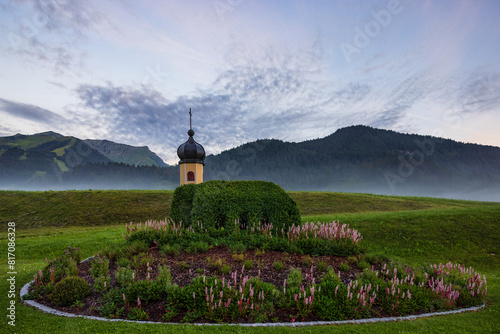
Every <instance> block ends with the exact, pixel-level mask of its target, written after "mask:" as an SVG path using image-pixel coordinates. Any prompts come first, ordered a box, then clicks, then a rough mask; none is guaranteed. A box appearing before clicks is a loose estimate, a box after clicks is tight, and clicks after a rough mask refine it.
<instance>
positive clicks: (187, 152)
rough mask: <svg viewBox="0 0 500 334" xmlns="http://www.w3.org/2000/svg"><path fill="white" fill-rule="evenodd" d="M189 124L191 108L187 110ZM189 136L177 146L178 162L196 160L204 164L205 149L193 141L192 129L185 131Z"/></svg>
mask: <svg viewBox="0 0 500 334" xmlns="http://www.w3.org/2000/svg"><path fill="white" fill-rule="evenodd" d="M189 116H190V117H189V123H190V124H189V125H191V109H190V110H189ZM187 134H188V136H189V138H188V140H187V141H186V142H185V143H184V144H181V145H180V146H179V148H177V155H178V156H179V159H181V161H179V163H181V164H182V163H187V162H197V163H201V164H205V163H204V162H203V160H205V149H204V148H203V146H201V145H200V144H198V143H197V142H195V141H194V139H193V136H194V131H193V129H191V128H190V129H189V131H188V132H187Z"/></svg>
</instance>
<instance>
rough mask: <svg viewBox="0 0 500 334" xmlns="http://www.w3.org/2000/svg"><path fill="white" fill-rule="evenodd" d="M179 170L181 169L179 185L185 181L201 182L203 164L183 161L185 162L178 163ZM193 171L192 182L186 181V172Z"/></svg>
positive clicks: (185, 182)
mask: <svg viewBox="0 0 500 334" xmlns="http://www.w3.org/2000/svg"><path fill="white" fill-rule="evenodd" d="M180 170H181V186H182V185H184V184H187V183H195V184H198V183H202V182H203V165H202V164H197V163H185V164H180ZM190 171H192V172H194V180H195V181H194V182H192V181H190V182H188V181H187V173H188V172H190Z"/></svg>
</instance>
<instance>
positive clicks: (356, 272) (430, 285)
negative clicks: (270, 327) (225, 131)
mask: <svg viewBox="0 0 500 334" xmlns="http://www.w3.org/2000/svg"><path fill="white" fill-rule="evenodd" d="M198 229H199V230H196V229H195V228H193V227H190V228H189V229H184V228H183V227H182V225H176V224H173V223H171V222H148V223H146V224H138V225H136V226H133V227H132V226H130V225H128V226H127V230H128V233H127V236H126V237H125V238H126V239H127V241H126V242H125V243H124V245H123V246H122V247H120V248H115V249H104V250H101V251H100V252H98V253H97V254H96V256H95V257H94V258H93V259H92V260H90V261H87V262H81V263H80V255H79V251H78V250H77V249H75V248H68V249H67V250H66V251H65V252H64V254H63V255H62V256H61V257H59V258H54V259H53V260H51V261H49V260H47V262H48V263H47V266H46V267H45V268H43V269H41V270H40V271H39V272H38V273H37V274H36V275H35V279H34V281H33V284H32V285H31V287H30V290H29V293H28V294H27V296H25V299H26V298H31V299H35V300H37V301H38V302H39V303H42V304H44V305H47V306H50V307H52V308H55V309H58V310H60V311H64V312H69V313H75V314H79V315H89V316H103V317H108V318H122V319H131V320H150V321H163V322H188V323H189V322H196V323H263V322H280V323H283V322H295V321H319V320H327V321H331V320H347V319H362V318H370V317H393V316H404V315H409V314H421V313H426V312H436V311H441V310H452V309H457V308H463V307H470V306H474V305H481V304H483V299H484V296H485V295H486V291H487V287H486V278H485V277H484V276H481V275H479V274H478V273H476V272H475V271H474V270H473V269H472V268H465V267H464V266H461V265H457V264H452V263H448V264H444V265H443V264H438V265H429V266H426V267H421V268H411V267H409V266H405V265H401V264H398V263H395V262H392V261H390V260H389V259H387V258H385V257H383V256H373V255H370V254H363V253H362V252H361V251H360V246H359V243H360V240H361V236H360V235H359V233H358V232H357V231H355V230H352V229H350V228H349V227H348V226H346V225H341V224H339V223H329V224H321V223H318V224H304V225H303V226H301V227H297V226H292V227H290V229H289V230H288V231H283V230H280V231H278V230H276V229H273V228H272V226H267V225H260V224H259V225H257V226H251V227H245V226H241V225H238V224H235V229H234V230H232V231H227V230H226V231H203V227H202V226H198ZM76 276H78V277H80V280H75V279H74V277H76ZM65 280H68V283H65V284H62V283H61V282H65ZM70 282H71V284H69V283H70ZM75 283H78V285H77V287H78V288H75ZM65 286H69V287H70V288H71V289H72V290H71V289H70V288H68V291H65V290H63V288H64V287H65ZM56 287H58V288H57V290H56ZM87 287H88V288H87ZM74 291H78V293H79V296H78V297H75V298H73V296H71V294H72V293H77V292H74ZM82 291H84V292H86V291H89V292H90V294H88V293H82ZM55 292H57V294H56V293H55ZM61 295H62V296H64V298H63V299H61V298H60V297H57V298H56V297H55V296H61ZM60 300H64V301H65V303H60V302H59V301H60ZM68 300H69V301H71V302H72V304H71V305H69V306H68V305H66V304H67V303H68V302H67V301H68Z"/></svg>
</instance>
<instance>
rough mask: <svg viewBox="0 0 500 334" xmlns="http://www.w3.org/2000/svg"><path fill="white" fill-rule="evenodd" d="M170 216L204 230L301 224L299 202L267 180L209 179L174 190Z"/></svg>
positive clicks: (185, 224) (186, 224)
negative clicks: (198, 225)
mask: <svg viewBox="0 0 500 334" xmlns="http://www.w3.org/2000/svg"><path fill="white" fill-rule="evenodd" d="M170 218H171V219H172V220H173V221H175V222H180V221H182V222H183V224H184V226H189V225H194V223H197V222H200V223H202V224H203V229H209V230H213V229H220V228H221V227H223V228H224V229H232V228H234V226H235V221H236V220H239V221H240V225H241V226H240V227H242V228H246V227H248V226H252V225H253V224H257V223H259V222H262V223H272V224H273V226H274V227H275V228H276V227H277V228H285V229H287V228H288V226H291V225H292V224H296V225H299V224H300V212H299V208H298V206H297V203H295V201H294V200H293V199H292V198H291V197H290V196H289V195H288V194H287V193H286V192H285V191H284V190H283V189H281V187H279V186H278V185H276V184H274V183H272V182H266V181H208V182H205V183H200V184H197V185H193V184H190V185H184V186H181V187H178V188H177V189H175V192H174V197H173V199H172V205H171V209H170Z"/></svg>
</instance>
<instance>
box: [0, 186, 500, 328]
mask: <svg viewBox="0 0 500 334" xmlns="http://www.w3.org/2000/svg"><path fill="white" fill-rule="evenodd" d="M291 194H292V196H293V197H294V198H295V199H296V201H297V203H298V204H299V207H300V209H301V212H302V213H303V214H306V215H305V216H304V218H303V220H304V221H332V220H339V221H341V222H343V223H349V224H350V225H351V226H353V227H355V228H357V229H359V231H360V232H361V233H362V235H363V237H364V240H363V245H364V247H365V248H366V251H367V252H369V253H383V254H385V255H388V256H389V257H391V258H393V259H396V260H398V261H401V262H405V263H410V264H414V265H419V264H423V263H426V262H430V263H439V262H448V261H453V262H459V263H463V264H465V265H468V266H469V265H470V266H472V267H474V268H475V269H476V270H478V271H479V272H481V273H483V274H486V277H487V279H488V296H487V299H488V302H487V308H486V309H484V310H482V311H479V312H469V313H465V314H457V315H448V316H437V317H433V318H426V319H419V320H415V321H404V322H396V323H377V324H366V325H342V326H315V327H306V328H288V327H287V328H246V327H239V326H222V327H217V326H210V327H197V326H192V325H182V326H175V325H165V324H146V325H144V324H134V323H123V322H102V321H94V320H86V319H72V318H64V317H57V316H52V315H47V314H45V313H42V312H40V311H38V310H35V309H33V308H31V307H27V306H24V305H22V304H21V303H20V302H19V300H17V304H16V306H17V307H16V327H15V328H11V326H8V325H7V322H6V321H7V319H6V317H5V316H3V317H2V325H1V326H2V327H1V328H7V330H6V331H4V330H2V333H3V332H6V333H38V334H40V333H51V334H52V333H136V332H137V333H170V332H175V333H202V332H203V333H219V332H224V333H226V332H227V333H233V332H234V333H240V332H244V333H254V332H255V333H264V332H265V333H278V332H279V333H282V332H286V333H288V332H290V333H302V332H306V333H323V332H328V333H337V332H342V333H351V332H352V333H443V332H445V333H498V332H499V328H500V320H499V319H500V275H499V274H500V270H499V268H500V260H499V257H498V254H499V252H500V231H499V230H500V203H480V202H470V201H452V200H443V199H431V198H411V197H394V196H374V195H362V194H335V193H311V192H307V193H301V192H294V193H291ZM171 195H172V192H166V191H109V192H108V191H82V192H34V193H30V192H0V205H1V206H0V221H2V225H3V229H2V234H1V238H0V245H1V249H3V250H7V240H6V237H7V235H6V227H7V222H8V221H15V222H16V224H18V227H19V228H18V229H17V231H16V268H17V272H18V274H17V276H16V281H17V289H18V290H19V289H20V288H21V286H22V285H24V284H25V283H26V282H28V281H30V280H31V279H32V276H33V274H34V273H35V272H36V271H37V270H38V269H39V268H41V267H43V266H44V264H45V262H44V259H45V257H53V256H54V255H59V254H60V252H61V251H62V250H63V249H64V248H66V246H69V245H71V246H77V247H80V249H81V251H82V255H83V256H84V257H87V256H91V255H93V253H94V252H95V251H97V250H99V249H100V248H102V247H104V246H106V245H116V244H119V243H122V242H123V239H122V237H121V233H122V232H123V231H124V228H123V223H125V222H129V221H145V220H147V219H160V218H164V217H165V216H166V215H167V214H168V207H169V205H170V199H171ZM117 224H119V225H117ZM4 254H6V251H4ZM0 263H1V265H2V268H5V269H4V270H2V272H1V281H0V289H1V291H2V298H0V307H1V309H2V310H4V311H3V314H5V312H6V311H5V309H6V308H7V302H8V299H7V298H6V296H7V291H8V284H7V281H6V274H5V273H6V271H7V270H6V268H7V258H6V255H4V256H3V257H2V259H1V260H0Z"/></svg>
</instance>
